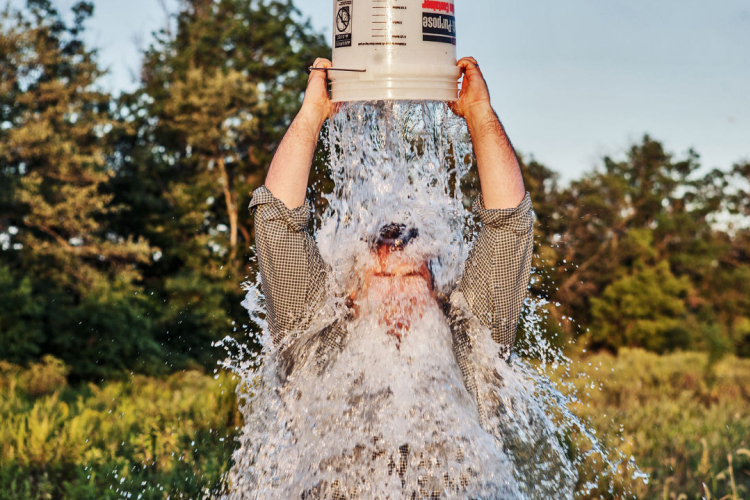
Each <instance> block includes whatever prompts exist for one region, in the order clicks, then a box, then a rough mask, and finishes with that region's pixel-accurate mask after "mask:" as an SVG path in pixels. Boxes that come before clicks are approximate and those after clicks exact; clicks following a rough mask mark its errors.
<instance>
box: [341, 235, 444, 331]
mask: <svg viewBox="0 0 750 500" xmlns="http://www.w3.org/2000/svg"><path fill="white" fill-rule="evenodd" d="M418 237H419V231H418V230H417V229H416V228H413V227H407V226H406V225H404V224H388V225H386V226H383V227H382V228H381V229H380V231H379V233H378V235H377V238H375V241H374V243H373V244H372V247H371V249H372V252H373V257H374V259H372V265H371V266H370V267H369V268H368V269H367V270H366V271H365V275H364V276H363V281H362V288H361V290H359V291H358V292H357V293H356V294H354V296H353V297H352V298H353V300H354V301H355V303H356V304H357V306H358V307H357V309H359V308H364V309H365V312H367V313H375V314H377V315H378V316H379V317H380V319H381V320H382V322H383V323H385V324H386V325H387V327H388V333H390V334H392V335H393V336H395V337H396V338H397V339H400V338H401V337H402V335H403V334H405V333H406V331H408V329H409V327H410V325H411V322H412V321H413V320H415V319H419V318H420V317H421V316H422V315H423V313H424V308H425V306H426V304H427V302H428V301H429V300H430V299H431V298H432V299H434V297H435V295H434V291H433V284H432V275H431V274H430V270H429V266H428V263H427V259H426V258H425V257H424V256H419V255H417V254H415V253H414V252H409V251H407V249H408V247H409V245H410V244H413V242H414V241H415V240H416V239H417V238H418Z"/></svg>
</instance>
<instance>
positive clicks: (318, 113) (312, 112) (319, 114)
mask: <svg viewBox="0 0 750 500" xmlns="http://www.w3.org/2000/svg"><path fill="white" fill-rule="evenodd" d="M298 116H299V117H301V118H302V119H303V120H304V121H305V123H306V124H307V125H308V126H310V127H312V128H314V129H316V130H317V131H318V132H319V131H320V129H321V128H322V127H323V123H324V122H325V121H326V118H328V114H327V112H326V110H325V109H324V107H323V106H321V105H319V104H313V103H309V102H306V101H303V102H302V108H300V111H299V113H298Z"/></svg>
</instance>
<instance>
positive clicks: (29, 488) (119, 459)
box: [0, 350, 750, 500]
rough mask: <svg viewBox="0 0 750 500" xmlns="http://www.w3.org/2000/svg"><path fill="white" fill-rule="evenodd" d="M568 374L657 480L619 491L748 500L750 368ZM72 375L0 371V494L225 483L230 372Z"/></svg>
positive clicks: (67, 495)
mask: <svg viewBox="0 0 750 500" xmlns="http://www.w3.org/2000/svg"><path fill="white" fill-rule="evenodd" d="M573 373H574V374H575V375H574V378H573V380H574V382H575V384H576V385H577V386H578V388H579V393H580V395H581V400H582V403H581V404H580V405H578V406H577V407H576V408H575V411H576V412H577V413H578V414H579V415H582V416H583V417H585V418H587V419H589V420H590V421H591V423H592V424H593V426H594V427H595V428H596V430H597V435H598V436H599V438H600V439H601V440H602V441H603V442H605V443H606V444H607V445H609V446H611V447H614V448H616V449H618V450H620V451H622V452H623V453H624V454H625V455H626V456H630V455H632V456H634V457H635V459H636V461H637V463H638V464H639V466H640V468H641V469H642V470H643V471H644V472H647V473H649V474H650V475H651V478H650V480H649V481H648V484H644V483H643V482H642V481H641V480H638V479H633V478H632V477H631V476H632V471H627V472H623V473H622V474H620V475H618V476H616V477H614V478H611V479H609V480H601V481H600V483H601V487H602V488H604V487H606V484H605V483H606V482H607V481H609V482H611V483H612V485H613V487H614V491H615V492H616V493H615V495H614V496H620V495H619V494H618V493H617V492H621V491H623V488H625V487H627V486H630V488H631V491H634V492H635V493H636V494H637V497H638V498H648V499H651V498H655V499H668V500H671V499H674V500H680V499H685V500H692V499H699V498H707V499H719V498H726V499H728V500H740V499H745V500H747V499H748V498H750V451H748V449H750V389H749V388H750V360H740V359H737V358H734V357H726V358H724V359H722V360H720V361H719V362H717V363H715V364H713V365H709V363H708V356H707V355H704V354H699V353H678V354H672V355H667V356H658V355H655V354H650V353H646V352H644V351H639V350H622V351H621V352H620V354H619V356H618V357H612V356H608V355H594V356H588V357H584V358H580V359H577V361H576V362H575V369H574V370H573ZM65 375H66V368H65V367H64V366H63V365H62V364H61V363H60V362H59V361H57V360H54V359H53V358H47V359H46V360H45V362H44V363H41V364H38V365H33V366H31V367H30V368H28V369H25V370H22V369H20V368H18V367H15V366H12V365H8V364H2V365H0V500H5V499H8V500H10V499H13V500H27V499H66V500H73V499H76V500H80V499H97V500H98V499H115V498H133V499H144V500H145V499H149V500H150V499H166V498H172V499H177V498H185V499H187V498H196V499H197V498H202V497H203V495H204V494H205V493H207V492H209V491H213V490H215V489H216V488H218V487H219V486H220V478H221V476H222V474H223V473H224V472H225V471H226V470H227V468H228V466H229V460H230V457H231V452H232V450H233V449H234V446H235V445H234V437H235V436H236V433H237V430H238V429H239V427H240V426H241V417H240V415H239V413H238V411H237V407H236V403H235V398H234V394H233V391H234V383H233V382H232V380H231V376H230V375H227V374H219V375H218V376H216V377H214V376H207V375H204V374H201V373H199V372H197V371H188V372H185V373H180V374H177V375H173V376H172V377H169V378H167V379H153V378H146V377H141V376H133V377H130V378H129V379H127V380H123V381H118V382H108V383H106V384H103V385H102V386H96V385H93V384H91V385H86V386H81V387H69V386H68V385H67V383H66V378H65ZM600 463H601V462H599V463H593V461H592V463H589V464H588V465H587V467H586V470H587V471H588V472H587V474H588V477H586V478H584V479H586V480H589V479H592V478H593V476H594V473H595V471H597V470H598V469H599V468H600V467H601V465H600ZM600 491H603V489H602V490H600ZM608 497H612V495H605V494H603V493H598V490H594V491H592V492H591V493H590V494H589V495H587V496H586V497H583V498H608Z"/></svg>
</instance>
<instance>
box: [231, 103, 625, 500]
mask: <svg viewBox="0 0 750 500" xmlns="http://www.w3.org/2000/svg"><path fill="white" fill-rule="evenodd" d="M325 140H326V141H327V142H326V144H327V146H328V150H329V152H330V158H329V163H328V168H329V169H330V172H329V175H330V178H331V179H332V181H333V185H334V188H333V190H332V192H330V193H328V194H326V195H325V198H326V201H327V209H326V211H325V213H323V214H322V215H320V216H319V217H318V224H317V226H318V229H317V231H316V241H317V244H318V247H319V249H320V252H321V255H322V257H323V258H324V260H325V261H326V262H327V263H328V264H329V265H330V268H331V273H330V274H331V280H330V284H329V286H330V290H331V292H332V293H331V294H330V300H329V301H328V303H327V304H325V306H324V307H321V308H320V309H319V310H318V311H315V318H314V320H313V323H312V326H311V327H309V328H308V329H307V330H306V331H303V332H297V333H296V334H295V335H291V336H290V338H291V340H290V341H289V342H287V343H285V344H284V345H282V346H274V345H273V343H272V342H271V338H270V333H269V332H268V328H267V324H266V322H265V316H264V301H263V296H262V293H261V292H260V285H259V283H258V282H259V279H258V280H256V283H249V284H247V292H248V293H247V298H246V300H245V302H244V305H245V306H246V307H247V309H248V311H249V313H250V316H251V319H252V320H253V321H254V322H255V323H256V324H257V325H258V327H259V330H260V331H261V332H262V334H260V335H259V338H258V339H255V340H256V342H249V343H248V344H247V345H245V344H238V343H237V342H234V341H231V340H230V339H227V340H225V341H224V342H223V343H222V345H223V346H224V347H225V348H227V350H228V351H230V352H231V353H232V354H231V356H230V358H229V359H227V360H226V361H225V362H224V366H225V367H226V368H229V369H231V370H233V371H234V372H235V373H236V374H237V375H238V376H239V377H240V379H241V382H242V383H241V384H240V385H239V388H238V396H239V398H240V402H241V409H242V412H243V414H244V417H245V422H246V423H245V427H244V428H243V429H242V433H241V437H240V447H239V449H238V450H237V451H236V452H235V455H234V465H233V467H232V469H231V471H230V472H229V474H228V475H227V478H226V490H227V491H228V493H226V494H225V495H224V496H223V497H222V498H223V499H226V500H240V499H264V500H265V499H279V498H283V499H297V498H301V499H317V498H321V499H322V498H330V499H334V498H337V499H355V498H357V499H402V498H403V499H417V498H440V499H516V498H518V499H542V498H544V499H546V498H572V497H573V496H574V493H573V492H574V490H575V489H576V487H577V488H578V491H584V492H585V491H586V488H587V487H588V488H591V487H593V486H594V485H593V484H592V485H588V486H587V485H576V482H577V473H576V469H577V467H578V466H580V464H581V463H583V461H584V460H586V458H587V456H590V455H592V454H597V455H599V456H600V459H601V460H602V461H605V462H606V463H607V464H608V468H609V470H612V471H615V470H617V468H618V467H620V466H621V465H622V464H621V463H620V460H621V459H620V458H617V457H614V458H613V457H611V456H610V455H611V453H608V452H607V451H606V450H602V449H600V447H599V445H598V444H597V441H596V439H595V437H594V434H593V432H592V431H590V430H589V429H588V428H587V426H586V425H585V424H584V423H583V422H581V421H580V420H578V419H577V418H576V417H575V416H574V414H573V413H572V412H571V411H570V410H569V408H568V406H569V404H570V403H571V402H573V401H575V395H574V393H573V395H571V391H570V388H560V387H558V385H556V384H555V383H553V382H551V381H550V379H549V378H548V377H547V376H546V372H547V370H548V369H559V368H560V367H561V366H562V367H563V368H565V367H569V366H570V361H569V360H567V359H566V358H565V357H564V356H563V355H562V353H560V352H559V351H557V350H556V349H554V348H552V347H551V346H550V345H549V344H548V343H546V342H545V341H544V340H543V332H542V330H541V327H540V325H541V324H542V323H543V322H542V321H541V318H542V315H543V314H544V311H545V305H546V304H545V302H544V301H543V300H537V299H533V298H528V299H527V300H526V304H525V310H524V314H523V317H522V319H521V321H522V323H523V325H524V330H525V331H526V338H525V340H524V341H523V342H522V343H521V345H519V347H518V353H517V354H516V355H514V356H513V357H512V358H511V361H510V362H505V361H503V360H502V359H501V356H500V354H501V353H500V350H499V347H498V346H497V345H496V344H495V343H494V342H492V340H491V337H490V334H489V332H488V331H485V332H484V333H485V334H484V335H478V339H477V340H478V341H479V342H481V343H482V348H480V349H476V351H477V354H475V359H473V363H474V364H475V365H476V366H477V367H478V374H477V380H478V387H477V391H478V392H479V393H481V394H483V397H485V400H487V401H491V402H492V403H493V407H494V408H496V411H495V412H493V414H492V415H489V416H485V417H484V418H482V417H481V416H480V414H479V411H478V408H477V405H476V402H475V400H474V399H473V397H472V396H471V395H470V394H469V392H468V390H467V389H466V387H465V386H464V382H463V380H462V376H461V372H460V370H459V367H458V365H457V362H456V356H455V354H454V352H453V344H452V337H451V329H450V325H449V321H448V320H447V319H446V316H445V314H444V312H443V309H442V308H441V307H440V305H439V303H440V301H442V300H445V299H446V298H447V297H448V296H449V294H450V292H451V291H452V290H453V289H454V288H455V287H456V284H457V282H458V280H459V278H460V277H461V274H462V271H463V268H462V266H463V263H464V261H465V260H466V257H467V254H468V249H469V247H470V245H471V242H472V241H473V237H474V235H475V230H476V228H475V225H474V223H473V219H472V218H471V216H470V213H469V211H468V210H467V209H466V208H465V207H466V201H467V200H465V199H464V195H463V192H462V190H461V186H462V180H463V179H464V178H465V176H466V175H467V173H468V172H469V169H470V167H471V165H472V161H473V158H472V152H471V142H470V140H469V138H468V132H467V130H466V128H465V123H464V122H463V121H462V120H459V119H457V118H456V117H454V116H453V114H452V113H451V112H450V110H449V109H448V107H447V106H446V105H444V104H442V103H424V102H421V103H406V102H398V103H394V102H380V103H368V104H349V105H346V106H345V107H344V108H343V109H341V111H340V112H339V113H338V114H337V116H336V117H335V119H333V120H332V123H331V124H330V127H329V131H328V135H327V137H326V138H325ZM389 223H400V224H405V225H406V226H409V227H416V228H417V229H418V231H419V237H418V238H417V239H416V240H414V243H413V244H410V245H409V246H407V248H406V250H405V251H404V254H406V256H407V258H410V259H413V260H414V261H415V262H418V261H427V262H428V264H429V269H430V272H431V274H432V276H433V279H434V284H433V286H434V295H433V291H432V290H430V287H429V286H428V285H427V284H426V283H424V285H423V290H422V291H421V292H420V293H421V295H419V294H418V296H417V298H414V294H412V295H410V298H409V299H404V300H401V296H400V295H399V294H400V291H399V290H397V289H393V288H390V287H389V285H387V284H380V285H375V286H373V287H371V289H370V290H369V292H368V294H367V295H366V296H365V297H363V298H361V299H360V301H359V302H360V303H359V309H358V314H357V315H356V316H354V315H352V314H351V303H350V302H351V300H347V299H348V298H350V297H351V295H352V293H353V292H355V291H357V290H359V288H360V287H361V285H362V275H363V274H364V273H365V270H366V269H367V268H368V267H369V266H372V264H373V259H374V256H373V253H372V252H371V250H370V249H371V247H372V243H373V241H374V238H375V236H376V235H377V233H378V230H379V228H380V227H382V226H383V225H384V224H389ZM435 296H436V297H437V298H438V299H439V300H435V299H434V298H433V297H435ZM394 308H395V309H397V311H396V312H391V313H390V314H391V315H395V316H396V317H397V318H401V319H400V322H401V323H406V324H408V325H409V327H408V329H407V330H404V331H403V335H399V336H394V335H393V334H392V333H393V332H392V325H388V324H386V323H384V322H383V321H382V319H381V318H382V316H383V315H382V311H383V310H384V309H390V310H393V309H394ZM378 311H381V313H378ZM330 325H340V326H339V327H334V328H333V331H334V332H338V333H339V334H340V337H341V338H343V339H345V342H344V346H345V347H344V348H343V349H342V350H341V351H340V352H338V351H336V352H335V353H333V354H332V353H330V352H328V351H325V352H323V351H321V350H320V342H316V340H315V339H317V338H319V337H320V336H321V332H329V331H331V328H330ZM257 344H260V345H261V346H262V350H261V352H257V351H255V350H254V348H253V346H254V345H257ZM291 367H293V369H292V368H291ZM563 389H564V390H563ZM572 433H575V434H576V435H582V436H584V438H585V439H586V440H587V441H588V451H587V452H585V453H583V452H573V450H570V449H569V448H568V446H566V445H565V444H564V443H566V442H567V441H566V438H567V437H569V436H570V435H571V434H572Z"/></svg>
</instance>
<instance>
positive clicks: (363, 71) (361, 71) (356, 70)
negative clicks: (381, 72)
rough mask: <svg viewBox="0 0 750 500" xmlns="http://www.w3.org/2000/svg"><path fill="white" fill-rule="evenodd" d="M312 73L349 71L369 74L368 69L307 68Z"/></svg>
mask: <svg viewBox="0 0 750 500" xmlns="http://www.w3.org/2000/svg"><path fill="white" fill-rule="evenodd" d="M311 71H348V72H349V73H367V70H366V69H349V68H313V67H312V66H310V67H309V68H307V72H308V73H310V72H311Z"/></svg>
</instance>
